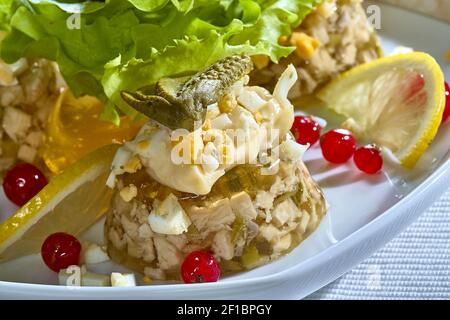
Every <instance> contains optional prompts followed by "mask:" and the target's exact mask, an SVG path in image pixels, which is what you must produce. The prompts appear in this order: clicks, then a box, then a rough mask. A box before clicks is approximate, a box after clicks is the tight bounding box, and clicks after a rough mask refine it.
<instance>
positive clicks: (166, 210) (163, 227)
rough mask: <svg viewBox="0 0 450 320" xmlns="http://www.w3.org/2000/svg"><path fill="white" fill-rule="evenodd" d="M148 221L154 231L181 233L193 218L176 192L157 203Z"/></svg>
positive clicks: (172, 233)
mask: <svg viewBox="0 0 450 320" xmlns="http://www.w3.org/2000/svg"><path fill="white" fill-rule="evenodd" d="M148 223H149V224H150V227H151V228H152V230H153V231H154V232H157V233H161V234H171V235H179V234H182V233H184V232H186V231H187V230H188V228H189V226H190V225H191V220H190V219H189V217H188V216H187V214H186V212H185V211H184V209H183V208H182V207H181V205H180V203H179V202H178V199H177V197H176V196H175V195H174V194H172V193H171V194H170V195H169V196H168V197H167V198H166V199H164V200H163V201H162V202H159V203H157V204H156V205H155V208H154V209H153V210H152V212H151V213H150V215H149V216H148Z"/></svg>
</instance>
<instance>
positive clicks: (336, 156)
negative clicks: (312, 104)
mask: <svg viewBox="0 0 450 320" xmlns="http://www.w3.org/2000/svg"><path fill="white" fill-rule="evenodd" d="M321 130H322V128H321V127H320V125H319V123H318V122H317V121H315V120H314V119H313V118H311V117H307V116H297V117H295V121H294V124H293V126H292V133H293V134H294V137H295V139H296V140H297V142H298V143H300V144H303V145H306V144H309V145H310V146H312V145H314V144H315V143H316V142H317V141H319V139H320V147H321V149H322V154H323V157H324V158H325V159H326V160H327V161H329V162H331V163H335V164H341V163H345V162H347V161H348V160H350V158H352V157H353V160H354V162H355V164H356V167H358V169H359V170H361V171H363V172H365V173H368V174H375V173H377V172H379V171H380V170H381V169H382V167H383V157H382V156H381V151H380V149H379V148H378V147H377V146H376V145H374V144H369V145H365V146H362V147H360V148H357V142H356V138H355V137H354V135H353V134H352V133H351V132H350V131H348V130H345V129H334V130H331V131H328V132H327V133H325V134H324V135H323V136H322V137H321V136H320V133H321Z"/></svg>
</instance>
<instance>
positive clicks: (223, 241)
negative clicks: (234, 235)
mask: <svg viewBox="0 0 450 320" xmlns="http://www.w3.org/2000/svg"><path fill="white" fill-rule="evenodd" d="M212 249H213V252H214V253H215V254H216V255H217V256H219V257H221V258H223V259H225V260H231V259H233V257H234V246H233V243H232V242H231V232H230V231H229V230H221V231H219V232H217V233H216V235H215V236H214V240H213V244H212Z"/></svg>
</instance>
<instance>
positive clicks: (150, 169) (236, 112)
mask: <svg viewBox="0 0 450 320" xmlns="http://www.w3.org/2000/svg"><path fill="white" fill-rule="evenodd" d="M296 80H297V72H296V70H295V68H294V67H293V66H289V67H288V68H287V70H286V71H285V72H284V73H283V74H282V76H281V77H280V80H279V82H278V84H277V86H276V88H275V91H274V94H273V96H270V95H269V94H266V95H261V94H260V93H258V92H259V91H258V90H257V89H258V88H251V87H250V88H249V87H243V86H244V85H245V84H246V81H248V79H247V78H245V79H242V80H240V81H238V82H236V83H235V84H234V85H233V87H232V88H231V93H232V94H233V95H235V96H236V99H237V101H238V106H236V107H234V108H233V109H232V110H230V111H227V112H225V111H224V112H223V113H220V112H221V111H220V109H219V108H218V105H217V103H215V104H212V105H211V106H209V107H208V111H207V118H208V124H207V125H205V126H203V127H202V128H199V129H197V130H195V131H194V132H186V131H183V130H176V131H172V130H170V129H169V128H167V127H164V126H162V125H160V124H158V123H156V122H155V121H152V120H150V121H149V122H148V123H147V124H145V125H144V126H143V128H142V129H141V130H140V132H139V134H138V135H137V137H136V138H135V140H134V141H132V142H128V143H126V144H125V145H124V146H123V147H122V148H121V149H120V150H119V151H118V153H117V155H116V157H115V159H114V162H113V168H112V173H111V175H110V176H109V178H108V181H107V185H108V186H110V187H112V188H113V187H114V185H115V180H116V175H120V174H123V173H124V170H123V168H124V167H125V165H126V164H127V163H128V161H129V160H130V158H131V157H133V156H136V155H137V156H138V157H139V159H140V163H141V164H142V167H143V168H144V169H145V170H146V172H147V173H148V174H149V175H150V176H151V177H152V178H153V179H155V180H156V181H158V182H160V183H162V184H164V185H166V186H168V187H170V188H173V189H175V190H178V191H181V192H188V193H193V194H198V195H205V194H208V193H209V192H210V191H211V188H212V186H213V185H214V183H215V182H216V181H217V180H218V179H219V178H220V177H222V176H223V175H224V174H225V173H226V172H227V171H228V170H230V169H231V168H233V167H234V166H236V165H237V164H244V163H256V160H257V158H258V152H260V151H261V149H262V148H263V147H266V146H269V147H270V148H272V147H275V146H276V145H278V138H279V137H284V136H285V135H286V134H287V133H288V132H289V130H290V128H291V126H292V123H293V121H294V109H293V106H292V104H291V103H290V102H289V100H288V99H287V93H288V92H289V89H290V88H291V87H292V85H293V84H294V83H295V81H296ZM229 129H232V130H229ZM272 129H273V130H272ZM238 130H240V131H241V132H244V135H245V144H246V146H250V148H247V147H246V146H242V143H240V142H242V139H241V140H240V142H238V139H235V138H234V137H233V136H232V135H231V134H230V133H229V132H230V131H235V132H237V131H238ZM267 131H277V132H279V134H277V135H272V134H271V135H270V136H268V135H267V134H266V132H267ZM174 134H176V135H178V138H181V140H184V139H186V140H187V141H197V138H196V137H200V138H199V139H200V141H199V143H194V144H193V148H189V149H188V151H187V152H182V154H183V158H184V156H185V155H187V158H188V160H190V161H188V162H186V161H184V159H183V161H179V160H180V157H179V156H177V155H179V154H180V148H181V145H182V143H179V141H180V139H174ZM211 135H213V136H214V139H212V140H208V136H211ZM266 137H269V139H271V140H270V141H267V142H263V140H264V138H266ZM208 142H212V144H213V145H214V147H215V149H216V152H215V153H208V152H206V150H205V149H206V148H207V146H208V145H209V143H208ZM177 148H178V149H177ZM185 150H186V149H182V151H185ZM294 155H295V153H294ZM210 156H211V157H214V158H215V159H216V160H217V162H218V163H217V162H216V161H215V160H214V159H213V158H211V157H210ZM174 159H176V160H177V162H175V161H174ZM182 217H183V215H180V216H179V217H178V218H177V217H176V216H174V217H171V216H169V217H165V218H164V219H162V218H161V217H159V216H158V217H156V215H152V222H153V224H154V226H157V227H156V228H162V229H160V230H164V232H180V230H181V229H180V230H178V229H177V231H173V229H172V228H170V227H169V225H168V224H167V222H168V221H171V220H170V219H175V220H173V223H175V221H180V223H181V222H182V221H183V219H182ZM177 219H179V220H177ZM168 230H172V231H168Z"/></svg>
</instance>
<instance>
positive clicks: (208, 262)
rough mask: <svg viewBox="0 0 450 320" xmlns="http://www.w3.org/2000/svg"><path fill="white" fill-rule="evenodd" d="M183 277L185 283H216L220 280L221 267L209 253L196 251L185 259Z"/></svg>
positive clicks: (182, 266) (182, 270)
mask: <svg viewBox="0 0 450 320" xmlns="http://www.w3.org/2000/svg"><path fill="white" fill-rule="evenodd" d="M181 277H182V278H183V281H184V282H185V283H201V282H216V281H217V280H219V278H220V266H219V264H218V263H217V261H216V259H214V257H213V256H212V255H211V254H209V253H208V252H205V251H194V252H191V253H190V254H189V255H188V256H187V257H186V258H185V259H184V261H183V264H182V265H181Z"/></svg>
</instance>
